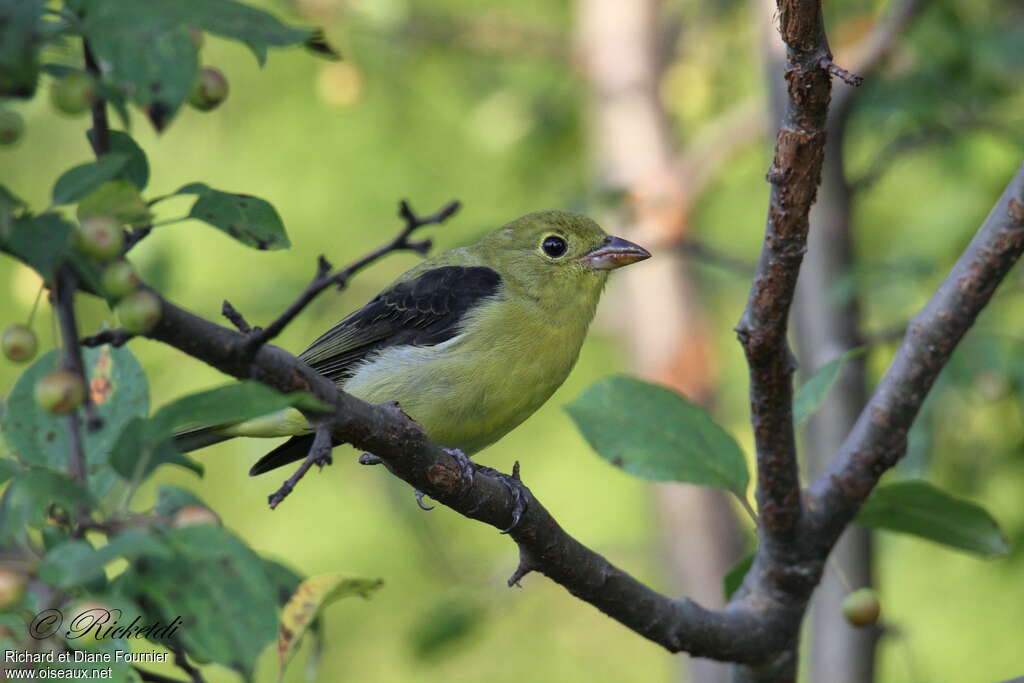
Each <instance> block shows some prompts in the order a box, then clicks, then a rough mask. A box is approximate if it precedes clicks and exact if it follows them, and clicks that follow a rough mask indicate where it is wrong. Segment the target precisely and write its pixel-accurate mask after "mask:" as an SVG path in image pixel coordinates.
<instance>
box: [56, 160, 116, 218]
mask: <svg viewBox="0 0 1024 683" xmlns="http://www.w3.org/2000/svg"><path fill="white" fill-rule="evenodd" d="M127 163H128V157H127V156H126V155H124V154H120V153H117V152H111V153H110V154H107V155H104V156H103V157H102V158H100V159H98V160H97V161H93V162H90V163H88V164H81V165H79V166H75V167H74V168H72V169H71V170H69V171H66V172H65V173H64V175H62V176H61V177H60V178H58V179H57V182H56V183H55V184H54V186H53V200H52V201H53V203H54V204H55V205H58V206H59V205H61V204H70V203H72V202H75V201H78V200H79V199H81V198H82V197H84V196H85V195H87V194H89V193H90V192H92V191H93V190H95V189H96V188H98V187H99V186H100V185H102V184H103V183H105V182H107V181H108V180H113V179H114V178H116V177H117V175H118V174H119V173H120V172H121V170H122V169H123V168H124V167H125V164H127Z"/></svg>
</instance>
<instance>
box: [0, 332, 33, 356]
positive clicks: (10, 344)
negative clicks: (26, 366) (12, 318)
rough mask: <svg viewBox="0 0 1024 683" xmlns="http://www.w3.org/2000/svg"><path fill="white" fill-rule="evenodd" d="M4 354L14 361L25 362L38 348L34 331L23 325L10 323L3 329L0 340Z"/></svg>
mask: <svg viewBox="0 0 1024 683" xmlns="http://www.w3.org/2000/svg"><path fill="white" fill-rule="evenodd" d="M0 346H2V347H3V351H4V355H5V356H7V357H8V358H9V359H10V360H13V361H14V362H15V363H26V362H28V361H30V360H32V359H33V358H34V357H35V355H36V351H37V350H38V349H39V341H38V340H37V339H36V333H35V332H33V331H32V330H31V329H29V328H28V327H26V326H25V325H11V326H10V327H8V328H7V329H6V330H4V336H3V339H2V341H0Z"/></svg>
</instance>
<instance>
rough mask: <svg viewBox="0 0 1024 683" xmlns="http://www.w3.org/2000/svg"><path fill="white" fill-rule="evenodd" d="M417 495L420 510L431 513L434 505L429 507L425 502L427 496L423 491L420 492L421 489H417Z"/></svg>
mask: <svg viewBox="0 0 1024 683" xmlns="http://www.w3.org/2000/svg"><path fill="white" fill-rule="evenodd" d="M415 493H416V505H418V506H419V508H420V510H423V511H425V512H430V511H431V510H433V509H434V506H433V505H427V504H426V503H424V502H423V496H425V495H427V494H425V493H423V491H420V490H419V489H416V491H415Z"/></svg>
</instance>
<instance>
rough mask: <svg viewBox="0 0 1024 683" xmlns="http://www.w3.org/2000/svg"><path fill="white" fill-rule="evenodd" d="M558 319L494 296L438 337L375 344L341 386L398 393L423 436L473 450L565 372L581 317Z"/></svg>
mask: <svg viewBox="0 0 1024 683" xmlns="http://www.w3.org/2000/svg"><path fill="white" fill-rule="evenodd" d="M562 322H563V323H564V324H554V322H553V321H551V320H549V319H547V318H546V317H545V316H544V315H542V314H540V313H539V312H538V311H536V310H535V309H532V308H531V307H529V306H528V305H525V304H516V303H508V302H504V301H501V302H496V303H494V304H491V305H489V306H484V307H481V308H480V309H479V310H477V311H474V312H472V313H471V314H469V316H467V319H466V321H465V323H464V325H463V328H462V331H461V333H460V334H459V335H457V336H456V337H454V338H452V339H450V340H448V341H446V342H443V343H441V344H437V345H434V346H422V347H417V346H409V345H404V346H396V347H391V348H387V349H384V350H382V351H381V352H380V353H378V354H377V355H375V356H374V357H372V358H370V359H368V360H367V361H366V362H364V363H363V364H362V365H361V366H360V367H359V368H357V370H356V372H355V374H354V375H353V376H352V377H351V379H349V380H348V381H347V382H346V383H345V385H344V388H345V390H346V391H349V392H351V393H353V394H354V395H356V396H358V397H360V398H362V399H363V400H365V401H368V402H371V403H382V402H385V401H398V402H399V403H400V404H401V405H402V408H403V410H405V412H406V413H408V414H409V415H410V416H412V417H413V418H414V419H415V420H417V421H418V422H419V423H420V424H422V425H423V427H424V428H425V429H426V430H427V433H428V434H429V435H430V437H431V439H433V440H434V441H436V442H437V443H439V444H441V445H443V446H448V447H454V448H460V449H462V450H463V451H465V452H467V453H474V452H476V451H479V450H480V449H482V448H484V447H486V446H488V445H490V444H491V443H493V442H495V441H497V440H498V439H500V438H501V437H502V436H504V435H505V434H506V433H508V432H509V431H510V430H511V429H513V428H514V427H516V426H517V425H519V424H520V423H521V422H522V421H523V420H525V419H526V418H527V417H529V416H530V415H531V414H533V412H534V411H536V410H537V409H538V408H539V407H540V406H541V405H542V404H543V403H544V402H545V401H547V399H548V398H550V396H551V394H553V393H554V391H555V390H556V389H557V388H558V387H559V386H560V385H561V384H562V382H563V381H564V380H565V378H566V377H567V376H568V374H569V372H570V370H572V367H573V365H574V364H575V362H576V358H577V357H578V355H579V350H580V346H581V345H582V342H583V338H584V336H585V334H586V328H587V325H588V324H589V318H587V319H586V320H584V321H572V320H569V321H562Z"/></svg>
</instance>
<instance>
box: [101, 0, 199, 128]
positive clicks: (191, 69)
mask: <svg viewBox="0 0 1024 683" xmlns="http://www.w3.org/2000/svg"><path fill="white" fill-rule="evenodd" d="M178 4H186V3H178ZM203 4H204V3H187V5H189V7H188V8H185V7H182V8H180V10H178V11H176V12H169V11H165V10H166V9H167V8H166V7H165V3H163V2H146V3H137V2H132V1H130V0H93V1H92V2H90V3H89V7H88V9H87V11H86V12H85V19H84V21H83V32H84V34H85V37H86V39H88V40H89V43H90V45H91V47H92V50H93V52H94V53H95V55H96V57H97V59H98V60H99V61H100V62H101V63H103V64H105V65H108V66H109V68H107V69H105V70H104V72H103V82H104V84H106V85H109V86H110V87H113V88H115V89H117V90H119V91H121V92H123V93H124V94H125V95H126V97H127V98H128V99H129V100H131V101H132V102H133V103H134V104H135V105H136V106H138V107H139V108H140V109H142V110H143V111H144V112H145V113H146V114H147V115H148V116H149V118H150V120H151V121H152V122H153V125H154V127H155V128H156V129H157V130H158V131H160V130H163V129H164V128H165V127H166V125H167V124H168V123H169V122H170V120H171V118H173V116H174V114H175V113H176V112H177V111H178V109H179V108H181V105H182V104H183V103H184V102H185V100H186V99H187V98H188V94H189V91H190V90H191V88H192V83H193V81H194V80H195V78H196V73H197V72H198V69H199V58H198V55H197V51H196V46H195V44H194V43H193V42H192V37H191V34H190V33H189V29H188V26H187V25H186V23H185V18H186V17H185V16H183V15H187V12H186V11H185V10H186V9H191V8H192V7H201V6H202V5H203Z"/></svg>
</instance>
